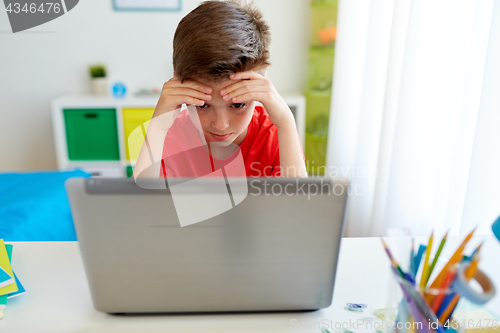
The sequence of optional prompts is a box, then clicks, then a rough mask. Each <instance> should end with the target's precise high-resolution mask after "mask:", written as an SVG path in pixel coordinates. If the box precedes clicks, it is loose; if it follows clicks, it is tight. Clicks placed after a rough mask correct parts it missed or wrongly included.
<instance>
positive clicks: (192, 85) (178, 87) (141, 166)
mask: <svg viewBox="0 0 500 333" xmlns="http://www.w3.org/2000/svg"><path fill="white" fill-rule="evenodd" d="M211 92H212V88H211V87H209V86H207V85H204V84H202V83H200V82H197V81H194V80H185V81H184V82H181V81H180V80H179V79H177V78H176V77H173V78H172V79H170V80H168V81H167V82H165V84H164V85H163V89H162V92H161V95H160V99H159V100H158V103H157V104H156V108H155V111H154V113H153V117H152V118H151V121H150V123H149V126H148V131H147V133H146V137H145V139H144V143H143V145H142V148H141V151H140V153H139V156H138V158H137V163H136V165H135V168H134V172H133V177H134V179H137V178H159V177H160V167H161V159H162V157H163V145H164V143H165V136H166V135H167V132H168V130H169V128H170V127H171V126H172V125H173V123H174V121H175V119H176V118H177V116H178V115H179V113H180V109H181V107H182V104H193V105H200V106H201V105H203V104H205V101H209V100H211V99H212V96H210V95H209V94H210V93H211Z"/></svg>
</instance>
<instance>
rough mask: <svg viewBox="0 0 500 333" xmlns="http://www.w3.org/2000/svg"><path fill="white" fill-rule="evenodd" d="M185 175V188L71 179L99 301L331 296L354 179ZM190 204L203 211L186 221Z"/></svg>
mask: <svg viewBox="0 0 500 333" xmlns="http://www.w3.org/2000/svg"><path fill="white" fill-rule="evenodd" d="M151 181H152V182H161V181H162V180H151ZM178 182H179V183H182V184H183V186H179V187H178V188H177V189H176V190H173V186H171V188H170V189H166V190H165V189H163V190H150V189H144V188H140V187H138V186H137V185H136V184H135V183H134V181H133V180H130V179H78V178H74V179H70V180H68V182H67V183H66V187H67V191H68V197H69V201H70V205H71V210H72V214H73V219H74V223H75V228H76V233H77V238H78V241H79V245H80V250H81V254H82V258H83V262H84V266H85V270H86V274H87V279H88V282H89V287H90V291H91V294H92V300H93V303H94V306H95V308H96V309H97V310H98V311H102V312H108V313H144V312H148V313H152V312H218V311H223V312H226V311H229V312H232V311H281V310H312V309H319V308H324V307H327V306H329V305H330V304H331V301H332V295H333V286H334V280H335V271H336V265H337V258H338V251H339V246H340V240H341V237H342V233H343V218H344V211H345V204H346V198H347V181H346V180H345V179H343V178H335V179H329V178H308V179H294V178H288V179H287V178H266V179H264V178H261V179H248V180H246V179H229V181H228V182H227V186H226V187H225V188H224V187H222V186H219V185H217V182H218V180H217V179H202V180H197V181H196V182H190V181H189V180H186V179H180V180H178ZM229 184H230V186H229ZM146 187H147V186H146ZM149 188H155V187H154V186H151V187H149ZM157 188H161V187H160V186H158V187H157ZM245 193H246V194H245ZM207 195H208V196H209V197H208V198H207ZM243 195H244V197H243V199H241V196H243ZM227 196H229V199H227ZM214 198H215V199H214ZM181 199H182V200H181ZM189 199H193V200H191V201H189ZM227 200H229V202H231V205H232V206H230V207H229V209H226V210H223V209H225V208H227V202H226V203H224V204H221V205H220V207H216V208H215V212H217V209H218V210H219V211H220V210H221V209H222V211H223V212H222V213H220V214H218V215H214V216H212V217H210V216H209V215H206V214H205V217H207V218H206V219H203V214H204V213H203V212H204V211H206V210H212V212H211V214H213V211H214V207H213V206H214V204H213V203H214V202H215V203H217V202H219V201H227ZM203 201H210V202H211V204H209V205H207V204H206V203H205V204H204V203H203ZM178 202H182V205H180V204H178ZM190 205H191V206H190ZM186 209H191V210H192V211H193V212H194V213H195V215H197V216H201V219H202V220H201V221H199V222H195V223H192V224H188V225H186V226H184V227H183V226H181V219H182V216H181V215H182V213H181V214H179V211H180V210H186Z"/></svg>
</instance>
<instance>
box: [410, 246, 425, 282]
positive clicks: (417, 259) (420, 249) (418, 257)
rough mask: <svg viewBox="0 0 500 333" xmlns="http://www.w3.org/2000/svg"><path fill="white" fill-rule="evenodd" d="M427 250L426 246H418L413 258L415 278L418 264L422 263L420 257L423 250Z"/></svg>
mask: <svg viewBox="0 0 500 333" xmlns="http://www.w3.org/2000/svg"><path fill="white" fill-rule="evenodd" d="M426 249H427V246H425V245H422V244H421V245H420V246H419V248H418V252H417V255H416V256H415V264H414V266H413V269H414V270H413V276H417V272H418V268H419V267H420V262H421V261H422V256H423V255H424V252H425V250H426Z"/></svg>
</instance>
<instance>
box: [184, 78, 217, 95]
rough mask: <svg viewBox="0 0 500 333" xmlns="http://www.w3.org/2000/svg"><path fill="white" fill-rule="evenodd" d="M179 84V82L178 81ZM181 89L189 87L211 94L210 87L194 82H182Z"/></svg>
mask: <svg viewBox="0 0 500 333" xmlns="http://www.w3.org/2000/svg"><path fill="white" fill-rule="evenodd" d="M179 83H180V81H179ZM180 86H181V87H189V88H192V89H195V90H199V91H202V92H207V93H209V94H210V93H211V92H212V87H209V86H207V85H206V84H203V83H201V82H198V81H195V80H184V82H183V83H180Z"/></svg>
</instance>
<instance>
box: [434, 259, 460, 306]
mask: <svg viewBox="0 0 500 333" xmlns="http://www.w3.org/2000/svg"><path fill="white" fill-rule="evenodd" d="M455 273H456V270H455V268H454V267H452V268H451V269H450V270H449V271H448V273H447V274H446V277H445V278H444V282H443V285H442V286H441V287H440V288H439V289H438V290H439V291H440V292H439V294H438V295H437V296H436V299H435V300H434V302H433V303H432V311H434V313H436V314H437V312H438V310H439V307H440V306H441V303H442V302H443V299H444V297H445V296H446V294H445V291H446V290H447V289H448V287H449V286H450V284H451V281H453V279H454V278H455Z"/></svg>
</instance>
